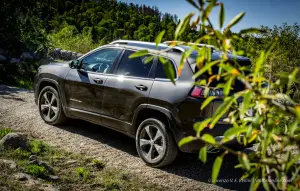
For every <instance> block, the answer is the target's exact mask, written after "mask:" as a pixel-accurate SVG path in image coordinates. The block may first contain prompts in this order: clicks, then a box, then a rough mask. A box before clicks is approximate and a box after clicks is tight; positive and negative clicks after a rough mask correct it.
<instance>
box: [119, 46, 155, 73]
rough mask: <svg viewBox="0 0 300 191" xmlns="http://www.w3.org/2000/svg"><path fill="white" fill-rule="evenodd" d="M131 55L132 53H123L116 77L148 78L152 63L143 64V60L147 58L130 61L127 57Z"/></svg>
mask: <svg viewBox="0 0 300 191" xmlns="http://www.w3.org/2000/svg"><path fill="white" fill-rule="evenodd" d="M132 53H134V51H130V50H126V51H125V53H124V55H123V57H122V60H121V62H120V64H119V67H118V70H117V75H124V76H134V77H141V78H148V77H149V74H150V70H151V67H152V64H153V61H152V62H149V63H147V64H145V59H146V58H147V56H143V57H137V58H131V59H130V58H129V56H130V55H131V54H132Z"/></svg>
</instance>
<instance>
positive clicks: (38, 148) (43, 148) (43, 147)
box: [29, 140, 50, 154]
mask: <svg viewBox="0 0 300 191" xmlns="http://www.w3.org/2000/svg"><path fill="white" fill-rule="evenodd" d="M29 149H30V151H31V152H32V153H34V154H40V153H45V152H48V151H49V150H50V147H49V145H48V144H46V143H45V142H43V141H40V140H33V141H31V142H30V144H29Z"/></svg>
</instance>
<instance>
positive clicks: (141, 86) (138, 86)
mask: <svg viewBox="0 0 300 191" xmlns="http://www.w3.org/2000/svg"><path fill="white" fill-rule="evenodd" d="M135 87H136V89H138V90H141V91H147V90H148V88H147V86H144V85H136V86H135Z"/></svg>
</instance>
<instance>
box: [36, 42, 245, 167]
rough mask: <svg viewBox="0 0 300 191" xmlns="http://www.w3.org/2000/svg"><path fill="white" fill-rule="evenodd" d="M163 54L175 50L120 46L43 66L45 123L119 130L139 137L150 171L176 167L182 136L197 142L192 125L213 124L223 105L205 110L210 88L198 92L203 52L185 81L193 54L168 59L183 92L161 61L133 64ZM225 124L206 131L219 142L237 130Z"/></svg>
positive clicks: (190, 147) (176, 52)
mask: <svg viewBox="0 0 300 191" xmlns="http://www.w3.org/2000/svg"><path fill="white" fill-rule="evenodd" d="M157 48H158V49H166V48H170V47H168V45H167V44H159V46H158V47H156V45H155V44H154V43H146V42H139V41H122V40H120V41H115V42H112V43H111V44H109V45H105V46H101V47H99V48H97V49H95V50H92V51H90V52H89V53H87V54H85V55H83V56H82V57H80V58H79V59H77V60H74V61H72V62H68V63H50V64H48V65H43V66H41V67H39V69H38V73H37V75H36V77H35V85H34V88H35V102H36V103H37V104H38V108H39V113H40V115H41V117H42V119H43V120H44V121H45V122H46V123H48V124H51V125H57V124H60V123H62V122H64V121H65V119H67V118H78V119H83V120H86V121H89V122H92V123H96V124H99V125H102V126H105V127H108V128H111V129H114V130H116V131H119V132H122V133H124V134H126V135H128V136H130V137H134V138H135V140H136V149H137V152H138V154H139V156H140V157H141V158H142V159H143V161H144V162H145V163H147V164H148V165H150V166H153V167H162V166H165V165H168V164H170V163H171V162H173V161H174V159H175V158H176V156H177V153H178V147H177V144H176V143H178V142H179V141H180V140H181V139H182V138H183V137H186V136H188V135H194V134H195V132H194V130H193V124H194V123H195V122H200V121H202V120H204V119H206V118H208V117H211V116H212V115H213V113H214V112H215V111H216V109H217V108H218V106H219V105H220V104H221V103H222V99H221V98H220V99H216V100H214V101H213V102H212V103H210V104H209V105H208V106H207V107H205V109H204V110H200V107H201V104H202V103H203V101H204V100H205V98H204V91H203V90H204V89H203V87H201V86H195V85H194V82H195V79H193V78H192V76H193V74H194V73H195V72H196V71H197V67H196V64H195V63H196V57H197V52H193V53H192V54H191V56H190V58H189V59H187V60H186V61H185V62H186V63H185V66H184V68H183V70H182V71H181V75H180V76H179V75H177V68H178V64H179V62H180V59H181V56H182V52H183V51H185V50H187V49H188V48H189V47H185V46H176V47H173V48H170V51H168V52H166V53H163V54H162V55H161V56H163V57H164V58H165V59H167V60H168V61H169V62H170V63H171V65H169V66H170V67H171V69H172V70H173V71H174V73H175V82H176V85H174V84H173V83H172V82H171V81H170V80H169V79H168V78H167V77H166V75H165V73H164V69H163V67H164V65H163V64H162V63H160V61H159V59H157V57H155V58H154V59H153V60H152V61H151V62H150V63H147V64H145V59H146V58H147V56H143V57H138V58H133V59H129V58H128V57H129V56H130V55H131V54H132V53H134V52H136V51H139V50H142V49H147V50H148V51H149V55H151V54H153V53H154V50H157ZM220 54H221V53H220V52H218V51H216V50H213V51H212V59H218V58H219V57H220ZM236 59H237V61H238V62H239V63H240V64H246V65H248V64H250V61H249V59H247V58H244V57H237V58H236ZM214 70H217V69H213V71H214ZM207 75H208V74H203V76H202V77H207ZM235 86H236V89H239V88H243V87H242V86H241V85H240V84H236V85H235ZM209 95H215V96H220V97H222V90H221V89H215V88H212V89H211V90H210V91H209ZM225 117H226V116H224V118H225ZM224 118H222V119H221V120H220V121H219V123H218V124H217V125H216V126H215V128H213V129H209V128H206V129H205V131H204V132H205V133H210V134H211V135H213V136H214V137H215V138H216V140H220V139H221V138H222V135H223V133H224V132H225V131H226V130H227V129H228V128H230V125H229V124H227V123H226V122H225V121H224V120H223V119H224ZM200 146H201V143H199V142H194V143H190V144H187V145H185V146H183V147H181V148H180V150H182V151H184V152H194V151H197V150H198V149H199V147H200Z"/></svg>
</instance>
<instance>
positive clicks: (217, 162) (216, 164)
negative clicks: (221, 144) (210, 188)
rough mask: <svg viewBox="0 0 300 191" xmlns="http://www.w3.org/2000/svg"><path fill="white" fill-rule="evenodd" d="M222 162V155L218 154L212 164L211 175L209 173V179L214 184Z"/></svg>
mask: <svg viewBox="0 0 300 191" xmlns="http://www.w3.org/2000/svg"><path fill="white" fill-rule="evenodd" d="M222 162H223V157H221V156H218V157H217V158H216V160H215V162H214V164H213V170H212V175H211V179H212V182H213V183H214V184H215V183H216V181H217V178H218V176H219V172H220V168H221V166H222Z"/></svg>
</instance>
